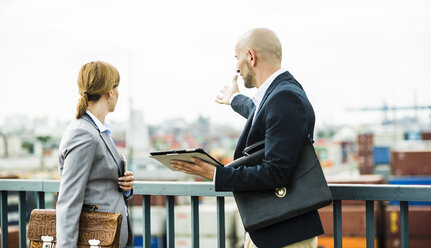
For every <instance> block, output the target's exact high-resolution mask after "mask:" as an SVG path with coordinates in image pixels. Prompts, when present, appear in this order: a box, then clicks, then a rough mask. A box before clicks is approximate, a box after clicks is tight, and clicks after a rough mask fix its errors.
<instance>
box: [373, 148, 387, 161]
mask: <svg viewBox="0 0 431 248" xmlns="http://www.w3.org/2000/svg"><path fill="white" fill-rule="evenodd" d="M373 158H374V164H375V165H376V164H389V163H390V162H391V149H390V148H389V147H388V146H375V147H374V148H373Z"/></svg>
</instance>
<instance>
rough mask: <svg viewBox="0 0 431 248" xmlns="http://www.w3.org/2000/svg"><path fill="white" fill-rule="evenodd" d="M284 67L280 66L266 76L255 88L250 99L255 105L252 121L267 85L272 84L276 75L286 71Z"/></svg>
mask: <svg viewBox="0 0 431 248" xmlns="http://www.w3.org/2000/svg"><path fill="white" fill-rule="evenodd" d="M286 71H287V70H286V69H283V68H280V69H278V70H277V71H276V72H274V73H273V74H272V75H271V76H269V78H267V79H266V80H265V82H263V84H262V85H261V86H260V87H259V88H258V89H257V92H256V94H255V95H254V96H253V97H252V98H251V100H252V101H253V103H254V105H255V106H256V110H255V111H254V116H253V122H252V124H253V123H254V119H255V117H256V113H257V111H258V109H259V107H260V103H261V102H262V99H263V96H264V95H265V93H266V90H268V88H269V86H270V85H271V84H272V82H274V79H275V78H276V77H278V76H279V75H280V74H282V73H284V72H286Z"/></svg>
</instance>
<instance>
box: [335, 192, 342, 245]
mask: <svg viewBox="0 0 431 248" xmlns="http://www.w3.org/2000/svg"><path fill="white" fill-rule="evenodd" d="M333 205H334V206H333V213H334V216H333V217H334V247H335V248H341V247H343V233H342V222H341V220H342V218H341V200H334V202H333Z"/></svg>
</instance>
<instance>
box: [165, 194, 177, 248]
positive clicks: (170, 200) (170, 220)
mask: <svg viewBox="0 0 431 248" xmlns="http://www.w3.org/2000/svg"><path fill="white" fill-rule="evenodd" d="M174 218H175V215H174V197H173V196H170V195H168V196H166V239H167V240H166V242H167V247H168V248H174V247H175V226H174V225H175V223H174Z"/></svg>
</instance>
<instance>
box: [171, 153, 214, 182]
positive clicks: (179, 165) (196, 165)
mask: <svg viewBox="0 0 431 248" xmlns="http://www.w3.org/2000/svg"><path fill="white" fill-rule="evenodd" d="M191 161H192V162H187V161H180V160H172V161H171V166H172V167H174V168H175V169H177V170H179V171H181V172H184V173H187V174H192V175H198V176H201V177H203V178H206V179H208V180H211V181H212V180H213V178H214V170H215V169H214V165H212V164H210V163H207V162H205V161H203V160H201V159H198V158H192V159H191Z"/></svg>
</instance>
